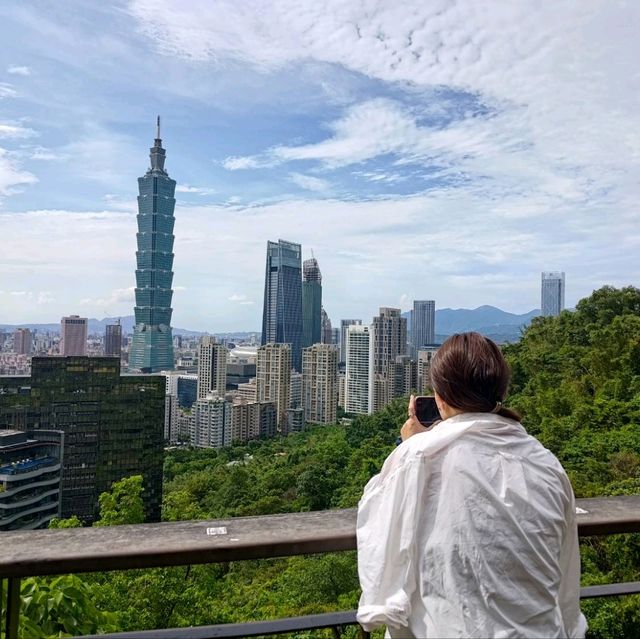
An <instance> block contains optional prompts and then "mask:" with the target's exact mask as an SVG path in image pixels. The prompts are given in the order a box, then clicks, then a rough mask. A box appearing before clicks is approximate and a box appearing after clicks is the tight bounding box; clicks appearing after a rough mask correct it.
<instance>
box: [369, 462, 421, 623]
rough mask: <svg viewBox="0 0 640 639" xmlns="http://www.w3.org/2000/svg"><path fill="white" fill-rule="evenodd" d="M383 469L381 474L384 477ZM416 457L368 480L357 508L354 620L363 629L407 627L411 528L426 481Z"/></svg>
mask: <svg viewBox="0 0 640 639" xmlns="http://www.w3.org/2000/svg"><path fill="white" fill-rule="evenodd" d="M384 470H385V469H384V468H383V473H382V475H384ZM425 475H426V471H425V464H424V462H423V461H422V460H421V459H420V458H413V459H410V460H405V461H404V462H402V463H400V464H399V465H398V466H397V467H396V468H395V470H394V471H393V472H392V473H391V474H390V475H389V476H387V477H385V478H381V477H378V478H376V481H372V482H371V484H370V485H369V486H367V488H365V493H364V495H363V497H362V499H361V500H360V504H359V507H358V524H357V538H358V574H359V577H360V586H361V588H362V595H361V597H360V604H359V607H358V621H359V622H360V624H361V625H362V626H363V628H364V629H365V630H372V629H373V628H376V627H378V626H380V625H383V624H384V625H387V626H390V627H392V628H401V627H406V626H408V623H409V616H410V615H411V595H412V594H413V592H414V590H415V589H416V588H417V563H418V562H419V558H418V557H417V556H416V546H417V544H416V528H417V521H419V512H420V510H421V509H422V507H423V504H422V499H423V495H424V494H426V493H425V484H426V480H427V477H426V476H425Z"/></svg>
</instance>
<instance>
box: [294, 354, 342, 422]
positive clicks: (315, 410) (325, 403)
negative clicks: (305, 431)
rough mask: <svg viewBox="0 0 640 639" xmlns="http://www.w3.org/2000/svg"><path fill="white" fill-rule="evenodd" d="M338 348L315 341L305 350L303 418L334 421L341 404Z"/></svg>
mask: <svg viewBox="0 0 640 639" xmlns="http://www.w3.org/2000/svg"><path fill="white" fill-rule="evenodd" d="M337 383H338V348H337V347H336V346H333V345H331V344H314V345H313V346H311V347H310V348H305V349H304V350H303V351H302V403H303V405H304V419H305V421H306V422H311V423H314V424H335V422H336V411H337V404H338V389H337Z"/></svg>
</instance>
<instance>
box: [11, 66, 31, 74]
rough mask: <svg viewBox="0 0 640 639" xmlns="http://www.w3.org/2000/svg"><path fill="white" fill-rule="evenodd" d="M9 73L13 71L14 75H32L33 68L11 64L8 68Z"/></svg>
mask: <svg viewBox="0 0 640 639" xmlns="http://www.w3.org/2000/svg"><path fill="white" fill-rule="evenodd" d="M7 73H11V74H12V75H24V76H27V75H31V69H30V68H29V67H24V66H15V65H14V66H10V67H8V68H7Z"/></svg>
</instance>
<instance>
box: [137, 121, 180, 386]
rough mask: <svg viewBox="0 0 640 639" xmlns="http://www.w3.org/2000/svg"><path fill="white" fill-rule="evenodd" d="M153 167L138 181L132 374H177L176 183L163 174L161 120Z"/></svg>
mask: <svg viewBox="0 0 640 639" xmlns="http://www.w3.org/2000/svg"><path fill="white" fill-rule="evenodd" d="M150 151H151V154H150V158H151V167H150V168H149V170H148V171H147V172H146V174H145V175H144V176H143V177H141V178H138V189H139V193H140V194H139V195H138V234H137V241H138V250H137V252H136V263H137V269H136V306H135V309H134V312H135V317H136V323H135V327H134V332H133V338H132V340H131V349H130V353H129V369H130V370H139V371H141V372H143V373H155V372H158V371H161V370H173V340H172V336H171V313H172V308H171V298H172V295H173V291H172V289H171V285H172V281H173V271H172V269H173V239H174V236H173V224H174V220H175V218H174V216H173V211H174V208H175V204H176V200H175V197H174V195H175V189H176V182H175V180H172V179H171V178H170V177H169V175H168V174H167V172H166V171H165V169H164V160H165V153H166V152H165V150H164V149H163V148H162V140H161V139H160V117H158V130H157V133H156V139H155V141H154V145H153V147H152V148H151V149H150Z"/></svg>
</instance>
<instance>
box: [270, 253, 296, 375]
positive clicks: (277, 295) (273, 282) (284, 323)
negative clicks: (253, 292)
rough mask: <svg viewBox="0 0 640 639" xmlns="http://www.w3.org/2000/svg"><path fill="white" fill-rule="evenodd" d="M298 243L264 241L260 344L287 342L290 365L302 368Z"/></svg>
mask: <svg viewBox="0 0 640 639" xmlns="http://www.w3.org/2000/svg"><path fill="white" fill-rule="evenodd" d="M301 256H302V247H301V246H300V244H294V243H292V242H285V241H284V240H278V242H267V266H266V272H265V281H264V309H263V313H262V344H263V345H264V344H269V343H272V342H273V343H276V344H291V356H292V357H291V359H292V364H293V367H294V368H295V369H296V370H297V371H298V372H300V371H302V262H301V260H302V257H301Z"/></svg>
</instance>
